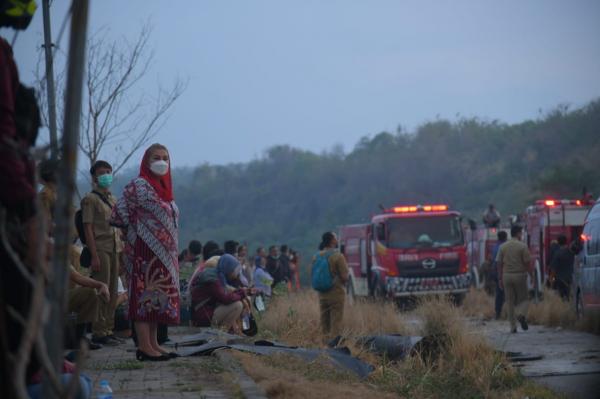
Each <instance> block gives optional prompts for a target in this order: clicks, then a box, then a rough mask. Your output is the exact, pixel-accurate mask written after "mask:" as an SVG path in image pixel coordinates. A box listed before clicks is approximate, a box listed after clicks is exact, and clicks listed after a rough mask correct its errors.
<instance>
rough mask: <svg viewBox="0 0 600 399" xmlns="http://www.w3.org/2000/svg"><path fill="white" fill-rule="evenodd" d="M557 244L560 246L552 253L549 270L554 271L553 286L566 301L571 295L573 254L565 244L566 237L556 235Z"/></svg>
mask: <svg viewBox="0 0 600 399" xmlns="http://www.w3.org/2000/svg"><path fill="white" fill-rule="evenodd" d="M558 245H560V248H559V249H558V250H557V251H556V252H555V253H554V256H553V257H552V261H551V262H550V270H552V271H553V272H554V275H555V276H556V280H555V282H554V288H555V289H556V290H557V291H558V293H559V294H560V297H561V298H562V299H563V300H565V301H568V300H569V297H570V296H571V284H572V283H573V262H574V260H575V254H573V252H572V251H571V249H570V248H569V246H568V245H567V237H565V236H564V235H560V236H558Z"/></svg>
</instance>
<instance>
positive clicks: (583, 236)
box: [579, 233, 592, 242]
mask: <svg viewBox="0 0 600 399" xmlns="http://www.w3.org/2000/svg"><path fill="white" fill-rule="evenodd" d="M579 238H581V241H583V242H586V241H590V240H591V239H592V237H591V236H589V235H586V234H584V233H581V236H579Z"/></svg>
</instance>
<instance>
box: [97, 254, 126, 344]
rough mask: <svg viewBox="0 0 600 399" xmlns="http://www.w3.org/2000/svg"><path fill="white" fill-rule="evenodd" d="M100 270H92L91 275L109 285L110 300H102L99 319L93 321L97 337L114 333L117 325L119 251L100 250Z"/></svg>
mask: <svg viewBox="0 0 600 399" xmlns="http://www.w3.org/2000/svg"><path fill="white" fill-rule="evenodd" d="M98 257H99V258H100V271H98V272H95V271H93V270H92V273H91V275H90V277H91V278H93V279H94V280H98V281H102V282H103V283H104V284H106V285H107V286H108V292H109V293H110V301H108V303H106V302H104V301H101V303H100V308H99V312H98V320H97V321H96V322H95V323H92V334H93V336H94V337H95V338H101V337H105V336H107V335H112V334H113V328H114V326H115V310H116V309H117V289H118V280H119V257H118V254H117V252H115V251H113V252H105V251H100V250H99V251H98Z"/></svg>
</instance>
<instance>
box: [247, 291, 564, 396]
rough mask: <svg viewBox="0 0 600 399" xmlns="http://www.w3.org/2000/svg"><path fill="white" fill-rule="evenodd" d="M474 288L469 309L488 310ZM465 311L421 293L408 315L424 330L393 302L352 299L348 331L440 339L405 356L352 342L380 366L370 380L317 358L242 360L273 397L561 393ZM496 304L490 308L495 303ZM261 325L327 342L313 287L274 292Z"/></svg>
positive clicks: (277, 334) (271, 331) (287, 338)
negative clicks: (510, 356) (523, 370)
mask: <svg viewBox="0 0 600 399" xmlns="http://www.w3.org/2000/svg"><path fill="white" fill-rule="evenodd" d="M472 294H473V295H472V296H471V297H470V298H469V299H468V300H467V301H466V305H467V308H466V309H468V311H467V312H468V313H471V314H472V315H484V316H485V315H486V314H488V313H486V310H485V309H486V306H489V305H490V302H489V300H487V299H486V297H485V296H482V295H479V294H478V293H472ZM486 302H487V303H486ZM464 311H465V310H462V309H459V308H456V307H455V306H454V305H453V304H452V303H451V302H449V301H448V300H446V299H444V298H435V297H434V298H427V299H423V300H421V301H420V303H419V304H418V306H417V308H416V309H415V310H414V311H413V312H412V313H411V314H408V315H407V317H411V318H419V319H420V321H421V323H420V328H419V330H418V331H412V332H411V331H410V328H409V327H408V326H407V325H406V324H405V323H403V322H402V319H401V316H400V315H399V314H398V311H397V310H396V309H395V307H394V306H393V305H391V304H389V303H382V302H357V303H355V305H354V306H352V307H351V308H349V307H348V306H347V311H346V312H345V317H344V330H345V334H346V335H348V336H360V335H367V334H382V333H404V334H407V333H412V334H418V335H423V336H430V335H433V336H436V337H437V340H436V341H435V342H437V343H438V344H439V345H437V346H436V347H435V348H434V349H433V350H429V351H423V352H422V353H420V354H419V355H416V356H412V357H410V358H407V359H405V360H403V361H401V362H389V361H387V360H386V359H385V358H382V357H376V356H375V355H372V354H367V353H364V352H361V351H360V350H358V348H356V347H353V346H352V345H350V348H351V349H352V352H353V353H354V354H355V355H356V354H358V356H359V357H360V358H362V359H363V360H365V361H368V362H369V363H371V364H373V365H374V366H375V367H376V369H375V371H374V372H373V373H372V374H371V376H370V377H369V378H368V379H367V380H365V381H360V380H358V379H357V378H356V377H355V376H353V375H348V374H344V373H340V372H338V371H335V370H330V369H328V368H327V366H326V365H325V364H320V363H319V362H311V363H309V364H307V363H306V362H303V361H302V360H298V359H293V358H289V357H281V358H280V357H275V358H272V357H271V358H266V357H256V356H251V355H242V358H241V361H242V363H243V364H244V367H245V369H246V371H247V372H248V373H249V374H250V375H251V376H252V377H253V378H255V379H256V380H257V381H258V382H259V384H260V385H262V386H263V387H264V388H265V390H266V391H267V394H268V396H269V397H273V398H280V397H281V398H283V397H286V398H288V397H290V398H294V397H298V398H300V397H315V398H317V397H320V398H338V397H339V398H349V397H374V396H378V397H379V396H381V397H386V396H388V395H393V396H394V397H398V396H400V397H411V398H442V397H443V398H464V397H482V398H483V397H486V398H487V397H489V398H505V397H508V398H522V397H525V396H529V397H544V398H545V397H547V398H554V397H556V395H554V394H553V393H552V392H551V391H549V390H547V389H545V388H541V387H538V386H537V385H535V384H533V383H530V382H528V381H526V380H525V379H524V378H523V377H522V376H521V375H520V374H519V372H518V371H517V370H515V369H514V368H512V367H511V366H510V364H509V363H508V361H507V360H506V358H504V357H503V356H502V355H501V354H499V353H497V352H496V351H494V350H493V349H492V348H491V347H490V346H489V345H488V344H487V342H486V341H485V339H484V338H483V337H482V336H480V335H478V334H474V333H472V332H471V330H469V329H468V328H467V326H466V324H465V320H464V314H463V312H464ZM491 311H492V314H493V306H491ZM488 315H489V314H488ZM260 324H261V329H263V330H265V329H267V330H268V333H267V335H270V337H271V338H275V339H278V340H282V341H284V342H288V343H291V344H296V345H303V346H321V345H322V337H321V334H320V330H319V309H318V299H317V296H316V295H315V294H314V293H312V292H302V293H298V294H295V295H290V296H282V297H279V298H277V299H275V300H274V301H273V302H272V303H271V304H270V307H269V310H268V311H267V312H266V314H265V315H264V316H263V318H262V320H261V321H260ZM347 342H348V343H350V342H352V341H351V340H348V341H347Z"/></svg>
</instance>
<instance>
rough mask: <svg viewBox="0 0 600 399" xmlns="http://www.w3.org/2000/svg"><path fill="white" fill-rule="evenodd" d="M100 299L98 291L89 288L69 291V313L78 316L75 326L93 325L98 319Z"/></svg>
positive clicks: (77, 288)
mask: <svg viewBox="0 0 600 399" xmlns="http://www.w3.org/2000/svg"><path fill="white" fill-rule="evenodd" d="M99 304H100V298H98V295H96V290H94V289H93V288H88V287H75V288H72V289H70V290H69V298H68V305H67V308H68V311H69V313H74V314H75V315H76V318H75V324H83V323H93V322H95V321H96V320H97V319H98V305H99Z"/></svg>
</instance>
